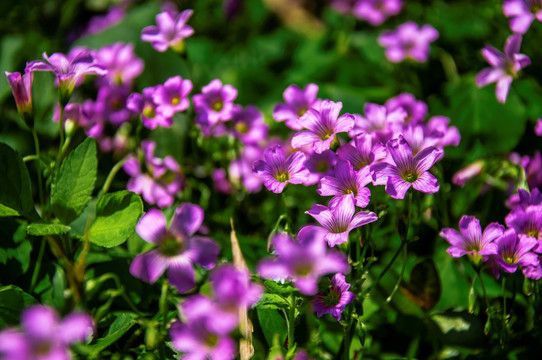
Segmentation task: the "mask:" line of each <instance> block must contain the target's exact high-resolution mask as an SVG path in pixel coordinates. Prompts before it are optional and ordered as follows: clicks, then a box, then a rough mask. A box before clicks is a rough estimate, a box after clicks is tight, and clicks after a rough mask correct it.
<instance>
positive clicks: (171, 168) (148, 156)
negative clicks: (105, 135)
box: [123, 140, 184, 208]
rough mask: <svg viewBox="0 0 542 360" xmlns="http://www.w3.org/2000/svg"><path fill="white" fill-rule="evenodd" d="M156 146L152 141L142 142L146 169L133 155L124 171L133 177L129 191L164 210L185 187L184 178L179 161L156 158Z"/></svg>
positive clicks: (129, 184) (168, 157) (125, 164)
mask: <svg viewBox="0 0 542 360" xmlns="http://www.w3.org/2000/svg"><path fill="white" fill-rule="evenodd" d="M155 148H156V144H155V143H154V142H152V141H150V140H144V141H142V142H141V149H142V150H143V157H144V164H143V165H144V168H145V169H146V170H147V172H142V171H141V168H142V166H141V165H142V164H140V163H139V160H138V158H137V157H136V156H133V155H131V156H130V157H129V159H128V160H127V161H126V162H125V163H124V165H123V169H124V171H125V172H126V173H127V174H128V175H130V176H131V179H130V180H128V184H127V189H128V190H130V191H133V192H135V193H138V194H141V195H142V196H143V199H144V200H145V201H146V202H147V203H149V204H156V205H157V206H159V207H161V208H164V207H168V206H170V205H171V204H173V201H174V200H175V195H176V194H177V193H178V192H179V191H181V190H182V189H183V187H184V177H183V175H182V173H181V168H180V166H179V164H178V163H177V161H176V160H175V159H174V158H173V157H172V156H166V157H165V158H164V159H160V158H156V157H154V149H155Z"/></svg>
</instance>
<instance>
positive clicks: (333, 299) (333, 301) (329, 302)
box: [322, 287, 341, 307]
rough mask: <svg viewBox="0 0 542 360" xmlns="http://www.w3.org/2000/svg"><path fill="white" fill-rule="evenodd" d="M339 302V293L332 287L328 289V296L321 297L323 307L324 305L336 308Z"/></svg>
mask: <svg viewBox="0 0 542 360" xmlns="http://www.w3.org/2000/svg"><path fill="white" fill-rule="evenodd" d="M340 300H341V293H340V292H339V291H337V290H336V289H335V288H334V287H332V288H331V289H329V294H327V295H324V296H323V297H322V301H323V302H324V305H326V306H327V307H333V306H336V305H337V304H338V303H339V301H340Z"/></svg>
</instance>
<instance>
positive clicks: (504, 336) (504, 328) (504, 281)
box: [501, 276, 508, 347]
mask: <svg viewBox="0 0 542 360" xmlns="http://www.w3.org/2000/svg"><path fill="white" fill-rule="evenodd" d="M505 284H506V277H505V276H503V277H502V334H501V346H502V347H504V344H505V342H506V335H507V332H508V329H507V322H506V316H507V314H506V285H505Z"/></svg>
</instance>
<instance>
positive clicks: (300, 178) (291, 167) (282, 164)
mask: <svg viewBox="0 0 542 360" xmlns="http://www.w3.org/2000/svg"><path fill="white" fill-rule="evenodd" d="M306 160H307V157H306V156H305V154H303V153H302V152H301V151H296V152H294V153H293V154H291V155H290V156H288V159H286V157H285V155H284V150H282V146H280V145H273V146H270V147H268V148H267V149H265V151H264V160H258V161H256V162H254V164H253V165H252V171H253V172H254V173H256V174H258V175H259V176H261V177H262V178H263V181H264V185H265V187H266V188H267V190H269V191H272V192H274V193H276V194H278V193H281V192H282V190H283V189H284V187H285V186H286V184H288V183H290V184H303V183H304V182H305V181H306V180H307V179H308V178H309V175H310V173H309V170H307V168H306V167H305V161H306Z"/></svg>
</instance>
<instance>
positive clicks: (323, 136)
mask: <svg viewBox="0 0 542 360" xmlns="http://www.w3.org/2000/svg"><path fill="white" fill-rule="evenodd" d="M331 135H333V133H329V132H328V133H325V134H323V135H322V136H321V137H320V138H321V139H322V140H327V139H329V138H330V137H331Z"/></svg>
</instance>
